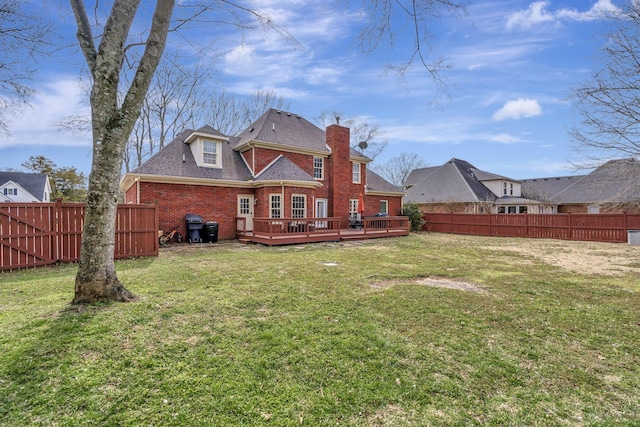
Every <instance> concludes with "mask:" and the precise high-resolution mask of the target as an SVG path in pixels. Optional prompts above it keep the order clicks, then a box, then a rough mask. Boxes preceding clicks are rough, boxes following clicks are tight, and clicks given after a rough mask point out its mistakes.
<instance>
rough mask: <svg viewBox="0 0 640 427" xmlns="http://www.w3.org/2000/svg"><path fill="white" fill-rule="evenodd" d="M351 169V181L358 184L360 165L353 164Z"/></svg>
mask: <svg viewBox="0 0 640 427" xmlns="http://www.w3.org/2000/svg"><path fill="white" fill-rule="evenodd" d="M352 165H353V166H352V168H351V181H352V182H353V183H354V184H360V163H356V162H353V163H352Z"/></svg>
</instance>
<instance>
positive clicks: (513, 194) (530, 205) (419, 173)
mask: <svg viewBox="0 0 640 427" xmlns="http://www.w3.org/2000/svg"><path fill="white" fill-rule="evenodd" d="M404 187H405V188H406V189H407V194H406V196H405V198H404V200H405V202H415V203H418V204H419V205H420V207H421V209H422V211H423V212H466V213H489V212H493V213H527V212H529V213H552V212H554V208H555V207H554V206H553V204H551V203H544V202H540V201H537V200H529V199H527V198H524V197H522V194H521V182H520V181H518V180H515V179H511V178H507V177H504V176H501V175H496V174H493V173H490V172H486V171H483V170H480V169H478V168H476V167H475V166H473V165H472V164H470V163H468V162H466V161H464V160H459V159H451V160H449V161H448V162H447V163H445V164H443V165H441V166H436V167H428V168H422V169H416V170H414V171H412V172H411V173H410V174H409V177H408V178H407V182H406V183H405V186H404Z"/></svg>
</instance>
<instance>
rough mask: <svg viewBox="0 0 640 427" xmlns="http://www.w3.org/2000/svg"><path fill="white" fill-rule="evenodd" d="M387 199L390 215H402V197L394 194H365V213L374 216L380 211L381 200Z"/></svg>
mask: <svg viewBox="0 0 640 427" xmlns="http://www.w3.org/2000/svg"><path fill="white" fill-rule="evenodd" d="M381 200H386V201H387V204H388V208H389V215H391V216H398V215H402V197H392V196H365V198H364V215H365V216H373V215H375V214H377V213H378V212H380V201H381Z"/></svg>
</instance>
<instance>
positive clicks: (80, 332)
mask: <svg viewBox="0 0 640 427" xmlns="http://www.w3.org/2000/svg"><path fill="white" fill-rule="evenodd" d="M113 305H114V303H100V304H93V305H88V306H71V305H69V306H67V307H65V308H64V309H63V310H61V311H59V312H54V313H50V314H49V315H44V316H34V317H32V318H31V319H30V320H29V321H27V322H25V324H24V327H23V328H22V330H21V331H20V332H19V334H20V337H19V338H17V339H16V340H15V341H17V342H5V343H3V344H2V347H4V349H3V353H4V354H3V355H2V356H0V360H2V363H1V364H0V420H4V421H3V423H4V422H6V423H7V424H6V425H36V424H44V425H56V424H58V423H60V424H66V422H69V421H70V420H71V424H74V421H73V420H75V422H80V420H81V419H82V416H81V415H80V414H82V413H83V412H85V411H90V412H91V413H92V414H93V415H94V416H93V417H92V419H93V421H98V422H100V421H106V419H108V414H104V413H103V414H102V415H103V416H106V417H107V418H102V419H101V420H100V419H96V418H95V414H96V413H99V412H98V411H97V410H96V409H97V408H96V407H95V402H93V403H89V402H86V401H85V397H86V396H87V395H88V394H89V392H91V390H92V389H93V388H95V386H96V384H97V383H99V381H100V379H101V378H102V375H101V374H100V373H99V372H95V373H93V374H92V373H91V372H90V371H91V370H92V369H93V367H92V363H91V360H90V359H92V358H96V357H99V352H100V349H99V348H98V347H95V346H92V345H91V342H92V341H93V342H100V343H102V341H103V340H104V335H105V334H109V335H113V332H112V331H111V330H110V328H109V326H108V325H104V322H102V321H97V322H96V321H95V319H96V318H97V317H100V316H101V315H104V314H105V313H106V312H109V311H110V310H111V308H112V307H113ZM16 337H18V335H17V334H16ZM92 337H95V338H96V339H95V340H92ZM102 345H104V343H102ZM98 409H99V408H98ZM65 420H66V421H65Z"/></svg>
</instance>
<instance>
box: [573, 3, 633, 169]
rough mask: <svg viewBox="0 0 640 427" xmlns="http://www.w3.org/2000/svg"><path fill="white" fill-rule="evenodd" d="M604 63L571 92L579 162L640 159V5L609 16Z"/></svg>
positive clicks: (628, 6) (602, 57) (596, 163)
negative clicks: (609, 23) (624, 158)
mask: <svg viewBox="0 0 640 427" xmlns="http://www.w3.org/2000/svg"><path fill="white" fill-rule="evenodd" d="M611 18H612V19H611V21H612V27H611V30H610V31H609V32H608V33H607V34H606V44H605V46H604V47H603V48H602V52H601V58H600V59H601V60H600V63H601V66H600V68H598V69H596V71H594V73H593V75H592V76H591V78H590V79H589V80H587V81H585V82H583V83H582V84H581V85H579V86H577V87H576V88H575V89H573V90H572V93H571V95H570V98H571V100H572V101H573V102H574V105H575V108H576V112H577V115H578V117H579V119H578V120H579V121H578V122H577V123H575V124H574V125H573V128H572V129H571V131H570V133H571V136H572V138H573V149H574V151H575V153H576V154H577V156H578V159H577V161H578V163H582V164H586V166H588V167H593V166H597V165H598V164H600V163H602V162H603V160H605V159H610V158H620V157H633V158H636V159H640V3H639V2H636V1H632V2H629V4H628V5H627V6H626V8H625V9H624V11H623V12H621V13H619V14H615V15H613V16H612V17H611Z"/></svg>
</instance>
